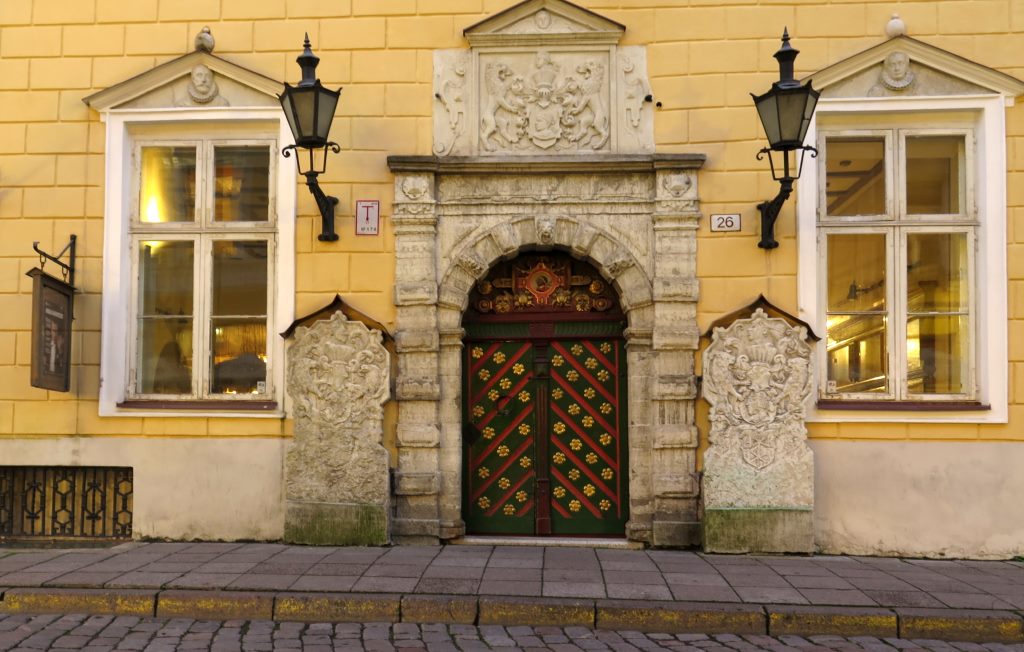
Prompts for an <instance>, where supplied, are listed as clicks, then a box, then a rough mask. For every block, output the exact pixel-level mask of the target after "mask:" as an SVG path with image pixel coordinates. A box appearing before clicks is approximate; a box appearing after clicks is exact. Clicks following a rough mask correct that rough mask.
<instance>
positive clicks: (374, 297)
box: [0, 0, 1024, 440]
mask: <svg viewBox="0 0 1024 652" xmlns="http://www.w3.org/2000/svg"><path fill="white" fill-rule="evenodd" d="M577 2H578V4H580V5H582V6H584V7H586V8H588V9H592V10H594V11H596V12H599V13H601V14H604V15H606V16H608V17H609V18H612V19H614V20H617V21H619V22H621V23H623V24H625V25H626V27H627V30H626V34H625V38H624V43H625V44H640V45H647V46H648V57H649V74H650V77H651V85H652V89H653V93H654V96H655V98H656V99H657V100H658V101H660V102H661V103H662V108H661V109H659V110H658V111H657V114H656V119H655V137H656V141H657V146H658V149H659V151H664V152H702V153H705V154H707V156H708V161H707V165H706V166H705V168H704V169H703V170H702V172H701V173H700V174H701V176H700V183H701V196H702V198H703V201H704V204H703V211H704V214H705V215H709V214H711V213H719V212H730V213H741V214H742V215H743V220H744V231H743V232H742V233H740V234H711V233H710V232H709V231H708V226H707V222H706V221H705V222H704V223H702V225H701V229H700V231H699V236H698V237H699V257H698V274H699V276H700V278H701V283H702V286H701V300H700V303H699V305H698V310H699V313H698V318H699V321H700V325H701V326H702V327H706V326H707V324H709V323H710V322H711V321H713V320H714V319H715V318H717V317H719V316H721V315H722V314H724V313H727V312H730V311H732V310H734V309H736V308H737V307H739V306H741V305H745V304H746V303H748V302H749V301H750V300H751V299H753V298H754V297H756V296H757V295H758V294H759V293H764V294H765V295H766V296H767V297H769V299H770V300H771V301H773V302H774V303H776V304H777V305H779V306H780V307H782V308H784V309H787V310H790V311H793V312H795V311H796V308H797V305H796V303H797V301H796V239H795V238H796V234H795V232H794V216H793V207H794V205H795V202H793V201H790V202H789V203H788V204H787V205H786V207H785V208H784V210H783V213H782V216H781V219H780V221H779V226H778V236H779V240H780V243H781V246H780V248H779V249H777V250H775V251H773V252H771V253H766V252H763V251H762V250H760V249H758V248H757V247H756V242H757V235H756V234H755V230H756V228H757V227H756V219H755V218H756V215H755V212H754V205H755V204H756V203H757V202H759V201H761V200H763V199H767V198H769V197H771V196H773V195H774V193H775V189H776V186H775V185H774V184H773V182H772V181H771V179H770V177H769V175H768V174H767V171H766V169H765V167H764V165H762V164H761V163H759V162H757V161H756V160H755V159H754V153H755V152H756V151H757V150H758V149H759V148H760V147H761V144H762V143H761V133H760V127H759V124H758V122H757V117H756V114H755V112H754V111H753V108H752V106H751V103H750V97H749V95H748V93H749V92H750V91H760V90H761V89H764V88H767V86H768V85H769V83H770V82H771V81H773V80H774V79H775V78H776V74H777V67H776V63H775V60H774V59H773V58H772V56H771V55H772V54H773V53H774V51H775V50H776V49H777V47H778V37H779V34H780V32H781V29H782V27H783V26H784V25H785V26H788V27H789V29H790V33H791V34H792V35H793V37H794V45H795V46H796V47H797V48H799V49H800V50H801V55H800V57H799V59H798V60H797V66H798V74H806V73H809V72H812V71H814V70H817V69H820V68H822V67H824V66H826V65H829V64H831V63H835V62H837V61H839V60H841V59H843V58H844V57H847V56H849V55H851V54H854V53H856V52H859V51H860V50H863V49H865V48H867V47H869V46H872V45H874V44H877V43H878V42H880V41H881V40H883V38H884V36H883V28H884V25H885V23H886V21H887V20H888V17H889V15H890V14H891V13H892V12H894V11H896V12H899V13H900V14H901V15H902V16H903V18H904V19H905V21H906V23H907V25H908V32H909V34H910V35H912V36H914V37H917V38H921V39H923V40H925V41H927V42H928V43H931V44H933V45H936V46H939V47H942V48H946V49H949V50H950V51H952V52H954V53H956V54H958V55H961V56H963V57H966V58H969V59H972V60H975V61H977V62H979V63H982V64H985V65H988V66H992V67H995V68H997V69H999V70H1002V71H1004V72H1006V73H1009V74H1011V75H1015V76H1017V77H1024V58H1022V57H1021V55H1020V53H1021V52H1024V3H1022V2H1020V0H980V1H970V2H968V1H960V0H944V1H943V2H858V1H849V2H847V1H835V2H810V1H805V0H799V1H793V0H790V1H776V0H763V1H760V2H757V1H753V0H577ZM511 4H514V2H513V0H131V2H124V1H123V0H3V1H2V2H0V435H8V436H11V435H13V436H18V437H22V436H27V437H40V436H41V437H46V436H54V435H71V434H77V435H120V436H124V435H139V434H141V435H152V436H165V435H193V436H215V437H244V436H288V435H289V434H290V424H288V423H287V422H281V421H276V420H266V419H206V418H162V419H155V418H108V419H101V418H99V417H97V416H96V414H97V397H98V387H99V382H100V378H99V341H100V338H99V325H100V318H99V307H100V280H101V258H100V257H101V250H102V238H103V224H102V219H103V172H104V152H103V147H104V131H105V127H104V125H103V124H101V123H100V121H99V116H98V115H97V114H96V113H95V112H93V111H90V110H89V109H87V108H86V107H85V105H83V104H82V102H81V98H82V97H84V96H86V95H88V94H90V93H93V92H96V91H98V90H101V89H103V88H106V87H108V86H110V85H113V84H115V83H118V82H120V81H123V80H125V79H127V78H129V77H131V76H134V75H136V74H139V73H142V72H144V71H146V70H149V69H151V68H152V67H153V66H155V65H157V64H159V63H162V62H164V61H167V60H169V59H172V58H175V57H177V56H180V55H181V54H184V53H186V52H188V51H190V50H191V49H192V39H193V37H194V35H195V34H196V32H197V31H198V30H199V29H200V28H201V27H202V26H204V25H209V26H210V28H211V30H212V32H213V35H214V36H215V38H216V40H217V47H216V54H218V55H220V56H223V57H225V58H228V59H230V60H232V61H234V62H237V63H238V64H240V65H243V66H247V67H250V68H253V69H255V70H257V71H259V72H261V73H263V74H265V75H268V76H270V77H273V78H276V79H282V80H283V79H288V80H290V81H294V80H295V79H296V78H297V76H298V68H297V66H296V65H295V63H294V59H295V56H296V55H297V54H298V52H299V47H300V44H301V42H302V37H303V34H304V33H305V32H309V35H310V38H311V39H312V41H313V44H314V48H315V50H316V52H317V54H318V55H319V56H320V57H321V60H322V61H321V64H320V68H319V74H320V77H321V79H322V80H323V82H324V83H325V84H327V85H329V86H338V85H341V86H344V92H343V94H342V99H341V104H340V107H339V110H338V117H337V119H336V120H335V123H334V127H333V130H332V136H333V137H334V139H335V140H337V141H338V143H339V144H340V145H341V147H342V152H341V154H339V155H337V156H333V157H332V158H331V160H330V166H329V171H328V173H327V175H326V177H325V184H324V185H325V190H326V191H327V192H328V193H330V194H333V195H335V196H337V197H339V198H340V200H341V203H340V205H339V213H340V215H339V219H338V231H339V233H340V234H341V240H340V241H339V242H337V243H321V242H319V241H318V240H317V239H316V234H317V233H318V232H319V226H318V224H319V218H318V217H316V218H314V215H316V211H315V207H314V204H313V201H312V199H311V197H310V196H309V193H308V192H306V191H305V189H303V188H300V189H299V192H298V214H299V217H298V224H297V231H296V253H297V266H298V267H297V270H296V306H295V309H296V314H298V315H301V314H305V313H308V312H310V311H312V310H314V309H316V308H319V307H320V306H322V305H324V304H326V303H327V302H329V301H330V299H331V298H332V297H333V296H334V294H335V293H336V292H340V293H341V294H342V295H343V296H344V297H345V300H346V301H347V302H349V303H350V304H351V305H353V306H354V307H356V308H357V309H359V310H361V311H363V312H364V313H366V314H368V315H370V316H372V317H374V318H376V319H378V320H380V321H381V322H383V323H385V324H386V325H387V326H389V327H393V325H394V308H393V305H392V283H393V277H394V264H393V243H394V240H393V234H392V232H391V221H390V214H391V197H392V186H391V184H392V178H391V175H390V173H389V172H388V169H387V166H386V157H387V155H388V154H429V153H430V147H431V132H432V128H431V117H430V116H431V110H432V97H431V94H432V89H431V80H432V50H434V49H436V48H459V47H466V45H467V44H466V42H465V40H464V39H463V38H462V35H461V32H462V29H463V28H464V27H466V26H469V25H471V24H473V23H475V22H477V21H478V20H480V19H482V18H485V17H486V16H488V15H490V14H492V13H494V12H496V11H499V10H501V9H504V8H506V7H508V6H510V5H511ZM1007 131H1008V150H1007V152H1008V167H1009V175H1008V189H1009V196H1008V199H1009V214H1008V216H1009V228H1008V242H1009V245H1008V246H1009V265H1010V271H1009V274H1010V292H1009V294H1010V296H1009V314H1010V319H1011V321H1010V323H1009V332H1010V361H1009V364H1010V400H1011V403H1012V405H1011V408H1010V419H1011V421H1010V423H1009V424H1008V425H1006V426H970V425H968V426H959V425H958V426H949V425H902V424H900V425H885V424H876V425H867V424H861V425H852V424H843V425H836V424H820V425H813V426H812V427H811V434H812V436H813V437H816V438H841V439H878V438H883V439H928V438H933V439H991V440H996V439H1018V440H1024V262H1021V261H1024V103H1021V102H1018V104H1017V105H1016V106H1015V107H1013V108H1010V109H1008V110H1007ZM357 199H378V200H380V202H381V214H382V216H383V221H382V233H381V235H380V236H378V237H356V236H355V235H354V233H353V232H354V223H353V217H352V212H353V206H354V203H355V201H356V200H357ZM70 233H77V234H78V236H79V252H80V258H79V273H78V279H79V281H78V283H79V286H80V288H81V292H82V293H81V294H80V295H79V296H78V297H77V299H76V317H77V319H76V321H75V324H74V361H73V362H74V368H73V373H72V379H73V380H72V391H71V392H70V393H67V394H61V393H54V392H46V391H43V390H38V389H33V388H31V387H30V386H29V380H28V378H29V327H30V311H29V307H30V305H31V284H30V281H29V279H28V278H27V277H25V276H24V273H25V272H26V271H27V270H28V269H30V268H31V267H33V266H35V265H36V264H37V260H36V258H35V257H34V256H33V255H32V249H31V246H32V242H33V241H34V240H38V241H40V245H41V246H42V247H43V248H45V249H48V250H51V251H52V250H55V249H59V248H60V247H61V246H63V243H65V242H66V241H67V237H68V235H69V234H70Z"/></svg>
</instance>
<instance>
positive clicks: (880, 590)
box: [0, 542, 1024, 640]
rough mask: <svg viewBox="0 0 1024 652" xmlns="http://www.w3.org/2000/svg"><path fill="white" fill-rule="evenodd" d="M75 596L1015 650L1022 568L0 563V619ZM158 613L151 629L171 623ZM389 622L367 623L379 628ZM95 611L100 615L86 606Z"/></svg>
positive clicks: (749, 561)
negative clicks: (557, 619)
mask: <svg viewBox="0 0 1024 652" xmlns="http://www.w3.org/2000/svg"><path fill="white" fill-rule="evenodd" d="M5 589H6V590H5ZM72 589H90V590H92V592H86V593H82V592H79V593H78V595H87V596H93V598H90V599H96V600H99V599H100V597H99V596H102V595H107V596H108V597H109V596H117V595H121V596H123V597H124V596H127V597H125V599H128V598H132V599H136V598H138V599H139V600H142V601H143V602H142V603H140V604H143V605H144V604H145V600H151V601H152V613H151V614H150V615H153V613H155V614H156V615H160V613H161V608H160V605H161V604H164V605H171V604H178V605H181V604H187V603H188V602H189V600H193V601H195V600H198V597H196V596H197V595H198V594H196V593H190V592H189V591H195V590H199V591H205V592H208V593H207V594H204V595H206V596H207V598H210V597H211V596H217V597H218V598H221V599H225V598H227V597H231V598H233V599H235V601H236V603H237V602H238V600H241V599H242V598H243V597H244V598H246V599H250V602H251V603H252V604H254V605H255V604H259V605H261V606H259V607H252V609H256V611H255V612H252V613H248V612H244V611H242V612H237V611H234V612H231V613H225V617H249V618H260V617H273V618H276V619H279V620H280V619H283V618H281V617H279V616H281V615H282V614H284V613H285V612H286V611H287V610H288V609H289V608H290V609H292V610H293V611H296V610H297V611H299V612H301V610H302V609H304V608H307V607H308V608H309V609H313V608H314V607H313V606H311V605H313V604H314V602H310V601H315V600H317V599H319V602H316V603H315V604H317V605H320V607H318V608H323V609H328V610H329V611H330V610H331V609H333V610H334V611H333V612H334V613H339V612H338V609H339V608H340V607H337V605H335V606H334V607H326V606H324V605H327V604H328V603H327V602H325V600H329V598H330V597H331V596H333V597H334V598H336V599H337V600H348V601H349V602H348V603H346V604H350V605H351V604H352V602H351V601H352V600H353V599H357V598H358V599H359V600H362V602H361V603H360V604H371V605H376V607H380V606H381V605H385V604H392V602H393V604H394V605H396V606H395V607H394V618H393V619H394V620H400V619H405V618H404V616H405V615H407V614H409V613H414V612H415V611H416V609H415V608H414V607H413V605H425V604H430V603H429V601H426V602H425V601H424V600H426V599H427V598H428V597H431V596H434V597H438V598H439V599H441V598H443V596H455V597H456V598H457V599H458V600H457V601H456V602H453V601H452V600H451V599H449V600H448V601H447V602H444V601H443V600H442V601H441V602H437V603H435V606H437V605H447V606H445V607H444V609H447V610H448V613H449V614H450V615H451V618H450V620H451V621H452V622H462V621H465V620H467V619H470V616H469V615H468V614H470V613H471V614H472V619H470V620H469V622H471V623H473V622H478V621H480V619H481V618H482V617H484V614H485V612H487V613H491V614H492V616H491V617H493V618H496V619H498V620H499V621H500V618H501V617H500V614H502V613H504V614H505V616H504V618H505V622H504V624H519V623H518V622H516V623H513V622H511V621H512V620H517V619H518V621H522V620H523V619H524V618H526V616H524V615H523V611H522V610H523V609H524V607H522V605H524V604H527V605H529V604H533V605H534V606H536V605H561V606H562V607H563V608H569V607H571V608H573V609H576V610H577V612H578V613H584V614H586V613H587V610H588V609H589V614H590V616H589V618H590V620H589V621H588V620H587V618H586V617H584V618H583V620H582V624H586V623H587V622H590V623H591V624H596V625H598V626H600V625H601V620H602V614H603V617H604V619H605V622H606V624H608V625H611V624H612V623H613V622H614V623H625V624H626V625H628V626H629V627H632V626H633V625H629V618H630V617H633V618H639V617H640V615H643V616H644V617H645V618H649V617H651V614H652V613H655V612H657V611H658V610H659V609H660V610H661V613H662V615H661V616H659V617H654V620H653V622H651V623H648V625H644V624H643V623H640V624H638V625H637V627H638V628H641V629H646V631H657V630H655V629H651V627H654V626H655V625H657V624H659V623H660V624H661V626H666V624H671V623H676V625H673V626H674V627H676V628H677V629H678V628H685V627H687V626H684V625H682V624H679V623H680V622H681V621H680V618H681V617H680V616H679V615H678V614H679V613H681V612H684V611H686V610H690V611H693V610H694V609H698V607H699V608H701V609H703V610H704V611H705V612H707V611H709V610H710V611H713V612H715V613H719V614H729V616H728V618H731V619H732V620H730V621H729V622H732V623H735V622H739V621H743V622H747V621H746V620H743V618H747V616H750V615H751V614H754V612H755V611H756V612H757V614H760V616H759V617H761V619H762V620H764V621H765V622H766V623H767V624H766V625H765V628H768V629H770V625H771V623H772V622H776V624H777V625H778V626H777V627H776V631H781V629H780V627H781V625H779V624H780V623H784V622H787V619H788V621H793V620H794V619H796V620H800V619H804V621H806V619H807V618H810V617H811V616H813V615H814V614H815V613H818V614H819V620H820V619H821V615H820V614H821V612H820V610H818V611H816V609H817V608H819V607H828V608H841V609H839V610H838V611H836V613H838V614H846V615H847V616H849V617H850V618H853V616H855V615H856V614H860V615H861V616H863V617H864V618H869V617H870V618H874V621H873V622H875V623H876V625H877V626H878V627H882V626H883V625H881V623H885V625H884V627H888V626H889V625H890V624H891V625H892V627H904V629H906V631H908V632H909V631H910V629H911V628H912V623H913V622H915V618H916V619H918V621H919V622H920V623H925V622H926V621H928V618H932V619H933V620H934V619H936V618H939V616H940V615H941V616H942V617H945V618H947V619H948V618H973V619H975V620H977V619H979V618H984V619H987V622H996V621H998V622H999V623H1000V624H999V627H1002V628H1003V630H1005V632H1006V633H1005V634H1004V635H1001V639H999V640H1007V639H1011V640H1013V639H1014V637H1015V636H1017V635H1021V640H1024V634H1021V632H1024V627H1022V623H1024V620H1022V619H1021V615H1020V613H1019V611H1022V610H1024V563H1021V562H1016V561H935V560H913V559H892V558H867V557H846V556H817V557H786V556H731V555H705V554H700V553H694V552H685V551H654V550H650V551H645V550H615V549H593V548H560V547H508V546H486V545H481V546H444V547H396V548H337V547H306V546H288V545H283V544H265V543H251V544H236V543H141V542H133V543H127V544H123V545H120V546H117V547H115V548H110V549H102V550H96V549H92V550H63V551H62V550H52V551H38V550H4V549H0V591H4V599H3V600H2V601H0V612H4V611H7V612H11V611H19V610H21V611H27V610H31V609H38V608H40V605H42V604H45V600H44V598H45V596H51V597H52V596H57V595H65V596H68V595H72V594H73V591H71V590H72ZM134 590H139V591H134ZM118 592H121V593H118ZM318 596H319V598H318ZM373 596H377V598H376V599H373ZM514 598H516V599H514ZM545 599H547V600H545ZM260 600H262V602H260ZM289 600H290V601H291V602H289ZM303 600H304V601H305V602H301V601H303ZM389 600H390V601H392V602H388V601H389ZM41 601H42V602H41ZM175 601H177V602H175ZM252 601H255V602H252ZM297 601H298V602H297ZM403 601H404V602H403ZM503 601H504V602H503ZM300 603H301V604H300ZM96 604H99V603H96ZM247 604H248V603H247ZM289 604H290V605H291V607H288V606H287V605H289ZM402 605H405V608H403V606H402ZM510 605H511V606H510ZM515 605H519V607H515ZM702 605H703V606H702ZM236 607H237V608H239V609H241V608H242V607H239V606H238V604H236ZM712 607H713V609H712ZM143 608H144V607H140V609H143ZM346 608H349V607H346ZM438 608H441V607H438ZM613 608H614V609H618V611H615V610H614V609H613ZM167 609H170V607H169V606H168V607H166V609H165V610H163V613H165V614H167V615H171V614H170V612H169V611H167ZM178 609H179V612H178V614H179V615H187V609H186V611H180V610H181V609H184V607H180V606H179V607H178ZM387 609H390V607H387V608H386V609H385V610H384V611H383V612H380V611H378V612H376V613H385V614H387V613H390V612H388V611H387ZM488 609H490V612H488V611H487V610H488ZM517 609H518V611H517ZM95 610H96V611H101V609H100V607H98V606H97V607H95ZM62 611H66V610H62ZM222 611H223V609H222ZM228 611H230V610H228ZM342 611H344V610H342ZM577 612H573V613H577ZM512 613H518V614H519V615H518V616H513V615H509V614H512ZM530 613H539V612H537V611H536V609H535V610H534V612H530ZM629 614H633V616H629ZM638 614H639V615H638ZM665 614H676V615H674V616H673V615H667V616H666V615H665ZM929 614H931V615H929ZM207 615H210V614H207ZM424 617H426V616H424ZM751 617H753V616H751ZM383 619H385V620H386V619H389V617H385V618H383ZM617 619H618V620H617ZM623 619H625V620H623ZM737 619H739V620H737ZM755 620H756V618H755ZM833 620H835V619H834V618H833ZM851 622H852V621H851ZM523 624H547V623H530V622H526V623H523ZM554 624H565V623H554ZM933 625H934V623H933ZM723 626H724V625H723ZM922 626H923V625H922ZM798 629H799V628H798ZM1003 630H1000V631H1003ZM859 631H862V630H858V632H859ZM922 631H924V630H922ZM762 633H767V632H762ZM821 633H830V632H821ZM975 640H979V639H977V638H975ZM992 640H997V639H992Z"/></svg>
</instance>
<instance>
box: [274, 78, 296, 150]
mask: <svg viewBox="0 0 1024 652" xmlns="http://www.w3.org/2000/svg"><path fill="white" fill-rule="evenodd" d="M294 92H295V89H294V88H292V87H291V86H289V85H288V84H285V85H284V93H281V96H280V98H279V99H280V100H281V108H282V109H283V110H284V117H285V119H286V120H288V128H289V129H291V130H292V138H294V139H295V140H298V139H299V125H298V123H296V121H295V106H294V104H293V103H292V95H293V94H294Z"/></svg>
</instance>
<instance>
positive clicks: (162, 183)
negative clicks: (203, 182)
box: [139, 146, 196, 224]
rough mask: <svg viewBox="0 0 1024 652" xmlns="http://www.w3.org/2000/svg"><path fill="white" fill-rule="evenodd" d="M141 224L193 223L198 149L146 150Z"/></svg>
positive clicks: (144, 153) (163, 148)
mask: <svg viewBox="0 0 1024 652" xmlns="http://www.w3.org/2000/svg"><path fill="white" fill-rule="evenodd" d="M141 165H142V169H141V179H140V190H139V220H140V221H142V222H146V223H154V224H158V223H163V222H191V221H193V220H194V219H195V213H196V211H195V207H196V148H195V147H176V146H175V147H143V148H142V161H141Z"/></svg>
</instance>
